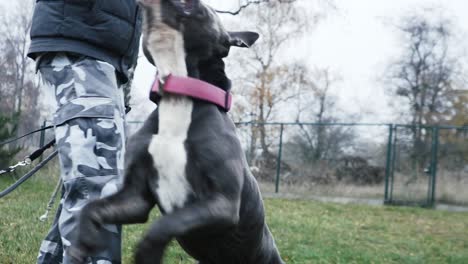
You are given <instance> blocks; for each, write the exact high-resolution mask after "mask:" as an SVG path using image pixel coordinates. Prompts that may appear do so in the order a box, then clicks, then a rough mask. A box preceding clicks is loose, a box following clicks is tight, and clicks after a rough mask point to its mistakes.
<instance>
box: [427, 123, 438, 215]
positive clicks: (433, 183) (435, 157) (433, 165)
mask: <svg viewBox="0 0 468 264" xmlns="http://www.w3.org/2000/svg"><path fill="white" fill-rule="evenodd" d="M438 151H439V127H438V126H436V127H433V128H432V148H431V179H430V181H429V182H430V186H429V187H430V188H429V190H428V191H429V195H428V203H429V206H431V207H433V206H434V205H435V191H436V178H437V163H438V157H439V156H438V153H437V152H438Z"/></svg>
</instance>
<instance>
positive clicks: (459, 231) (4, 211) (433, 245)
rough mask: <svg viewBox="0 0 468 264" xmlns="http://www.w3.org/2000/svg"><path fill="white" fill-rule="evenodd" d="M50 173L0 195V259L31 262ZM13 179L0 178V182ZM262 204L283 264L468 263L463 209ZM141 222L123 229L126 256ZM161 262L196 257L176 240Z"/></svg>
mask: <svg viewBox="0 0 468 264" xmlns="http://www.w3.org/2000/svg"><path fill="white" fill-rule="evenodd" d="M49 172H50V171H47V170H46V171H44V172H43V173H42V175H37V176H36V178H35V179H32V180H30V181H29V182H27V183H26V184H24V185H23V186H22V187H21V188H20V189H18V190H17V191H15V192H14V193H13V194H12V195H10V196H8V197H7V198H4V199H1V200H0V264H8V263H14V264H23V263H24V264H29V263H35V259H36V256H37V249H38V248H39V244H40V241H41V240H42V238H43V237H44V235H45V234H46V232H47V230H48V228H49V226H50V222H51V218H52V216H53V213H52V216H51V217H49V221H48V222H46V223H42V222H39V221H38V220H37V219H38V217H39V216H40V215H42V214H43V212H44V208H45V206H46V203H47V201H48V199H49V195H50V194H51V192H52V189H53V188H54V186H55V180H54V179H53V178H52V177H46V176H45V174H47V173H49ZM51 174H52V173H51ZM12 181H13V180H12V179H11V178H9V177H7V178H5V177H3V178H0V189H4V188H5V187H6V186H7V185H8V184H10V183H12ZM265 205H266V210H267V214H268V218H267V221H268V224H269V225H270V228H271V230H272V232H273V234H274V236H275V239H276V242H277V244H278V247H279V249H280V251H281V255H282V256H283V258H284V260H285V261H286V262H287V263H304V264H305V263H468V214H467V213H449V212H442V211H432V210H424V209H417V208H396V207H369V206H356V205H338V204H326V203H319V202H312V201H298V200H294V201H291V200H280V199H277V200H266V201H265ZM156 217H157V215H156V214H155V215H154V217H153V218H156ZM146 228H147V225H136V226H128V227H126V228H125V229H124V253H123V254H124V256H125V257H124V263H131V259H132V252H133V248H134V246H135V245H136V243H137V242H138V239H139V238H140V237H141V236H142V234H143V233H144V231H145V229H146ZM166 263H169V264H172V263H194V261H193V260H191V259H190V258H189V257H188V256H187V255H186V254H185V253H183V251H182V250H181V249H180V248H179V247H178V246H177V245H176V244H175V243H174V245H173V246H172V247H171V248H170V250H169V251H168V252H167V255H166Z"/></svg>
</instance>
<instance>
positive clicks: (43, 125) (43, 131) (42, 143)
mask: <svg viewBox="0 0 468 264" xmlns="http://www.w3.org/2000/svg"><path fill="white" fill-rule="evenodd" d="M46 126H47V120H44V122H43V123H42V126H41V129H42V130H41V134H40V137H39V148H42V147H44V143H45V142H44V141H45V130H44V128H45V127H46ZM39 161H42V156H41V158H40V159H39Z"/></svg>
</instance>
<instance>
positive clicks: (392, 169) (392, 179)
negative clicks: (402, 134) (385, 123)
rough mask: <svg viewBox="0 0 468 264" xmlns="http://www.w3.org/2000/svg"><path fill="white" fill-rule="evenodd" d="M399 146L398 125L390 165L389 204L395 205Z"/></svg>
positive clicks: (394, 127)
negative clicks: (394, 191)
mask: <svg viewBox="0 0 468 264" xmlns="http://www.w3.org/2000/svg"><path fill="white" fill-rule="evenodd" d="M397 144H398V125H394V126H393V138H392V152H391V165H390V173H389V174H390V183H389V184H390V190H389V194H388V195H389V202H391V203H393V202H394V201H393V188H394V184H395V162H396V158H397V156H396V155H397Z"/></svg>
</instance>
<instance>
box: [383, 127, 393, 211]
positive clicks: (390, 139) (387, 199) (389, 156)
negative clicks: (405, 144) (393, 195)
mask: <svg viewBox="0 0 468 264" xmlns="http://www.w3.org/2000/svg"><path fill="white" fill-rule="evenodd" d="M392 143H393V124H390V125H388V143H387V160H386V164H385V197H384V203H388V202H390V197H389V195H388V190H389V187H390V186H389V184H390V166H392V149H393V144H392Z"/></svg>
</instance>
